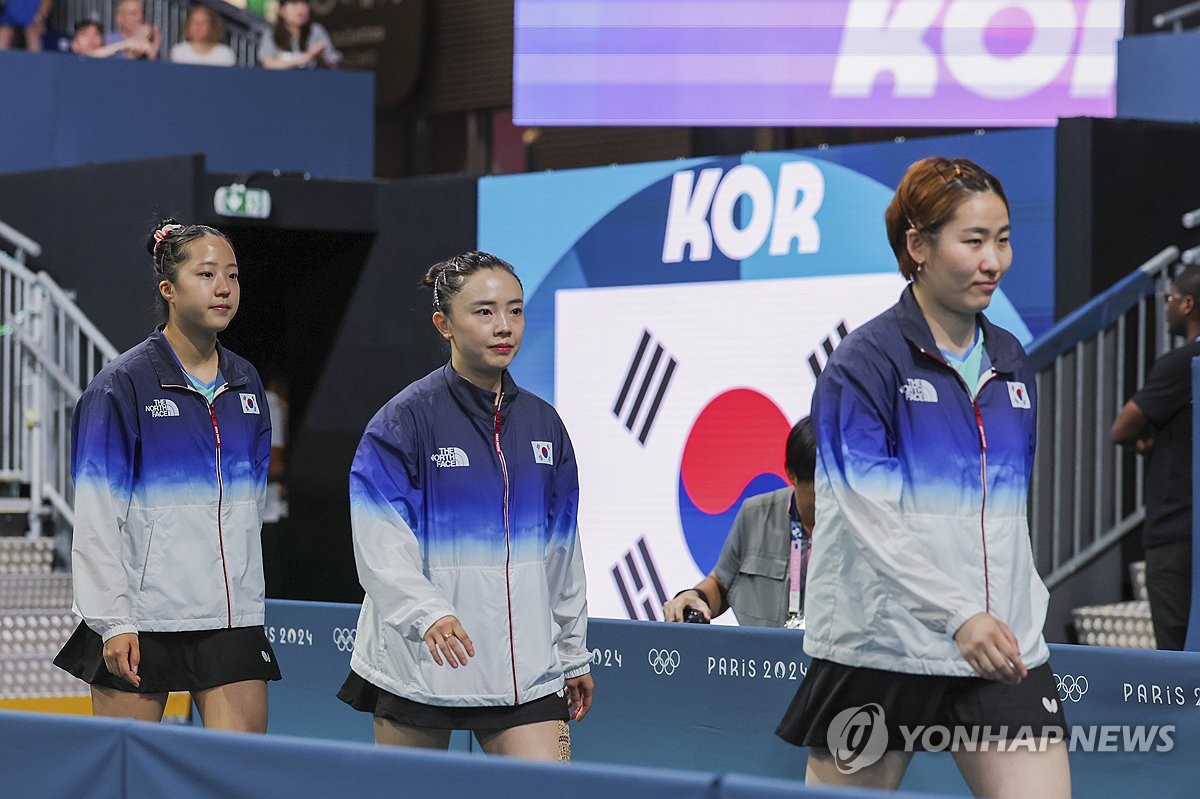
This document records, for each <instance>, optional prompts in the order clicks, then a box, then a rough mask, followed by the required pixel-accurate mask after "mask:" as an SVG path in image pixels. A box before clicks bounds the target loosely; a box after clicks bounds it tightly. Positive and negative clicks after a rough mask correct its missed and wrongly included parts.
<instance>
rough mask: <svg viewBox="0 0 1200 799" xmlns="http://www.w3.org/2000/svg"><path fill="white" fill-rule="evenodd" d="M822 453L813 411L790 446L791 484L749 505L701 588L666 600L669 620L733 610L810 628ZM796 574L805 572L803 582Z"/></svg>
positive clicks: (750, 621)
mask: <svg viewBox="0 0 1200 799" xmlns="http://www.w3.org/2000/svg"><path fill="white" fill-rule="evenodd" d="M816 458H817V454H816V443H815V440H814V438H813V430H812V422H811V421H810V419H809V417H807V416H805V417H804V418H803V419H801V420H800V421H799V422H796V424H795V425H794V426H793V427H792V429H791V432H789V433H788V437H787V442H786V444H785V447H784V472H785V473H786V474H787V478H788V482H789V483H791V485H790V486H788V487H786V488H780V489H778V490H776V491H772V492H770V493H767V494H760V495H758V496H755V497H750V498H749V499H747V500H746V501H745V502H744V503H742V507H741V508H739V509H738V513H737V517H736V518H735V519H734V520H733V527H732V528H731V529H730V531H729V536H728V537H727V538H726V539H725V545H724V546H723V547H721V555H720V557H719V558H717V565H716V566H715V567H714V568H713V570H712V572H711V573H709V575H708V576H707V577H705V578H704V579H703V580H701V581H700V582H699V583H698V584H697V585H696V586H695V587H694V588H688V589H686V590H683V591H680V592H679V593H678V594H676V595H675V598H674V599H672V600H670V601H669V602H667V603H666V604H665V605H663V620H664V621H686V620H688V613H689V611H696V612H698V613H699V614H700V615H701V616H702V617H703V619H704V621H708V620H710V619H712V618H713V617H715V616H720V615H721V614H722V613H724V612H725V609H726V608H729V607H731V608H733V612H734V613H735V614H737V620H738V623H739V624H742V625H747V626H755V627H783V626H785V625H786V626H789V627H801V626H803V619H804V574H805V571H806V569H807V566H808V555H809V549H810V546H811V544H812V537H811V535H812V529H813V522H814V518H815V516H816V504H815V501H816V494H815V491H816V489H815V487H814V485H813V470H814V469H815V467H816ZM790 574H795V575H796V576H797V579H796V580H795V585H793V584H792V580H791V578H790V577H789V575H790ZM696 621H699V619H696Z"/></svg>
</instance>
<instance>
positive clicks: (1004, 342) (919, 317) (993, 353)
mask: <svg viewBox="0 0 1200 799" xmlns="http://www.w3.org/2000/svg"><path fill="white" fill-rule="evenodd" d="M895 309H896V316H897V318H898V319H899V322H900V332H901V333H903V334H904V337H905V338H906V339H908V341H909V343H911V344H912V345H913V346H914V347H916V348H917V349H919V350H920V351H921V352H924V353H927V354H929V355H932V356H934V357H935V358H937V359H938V360H945V359H944V358H942V353H941V350H940V349H938V345H937V344H936V343H935V342H934V340H933V331H932V330H930V329H929V322H927V321H925V314H923V313H922V312H921V306H920V305H918V304H917V298H916V296H915V295H914V294H913V287H912V283H909V284H908V287H907V288H906V289H904V293H903V294H901V295H900V301H899V302H898V303H896V305H895ZM975 320H976V321H977V322H978V323H979V326H980V327H982V328H983V346H984V349H985V350H987V354H988V358H989V359H991V362H992V367H993V368H994V369H995V370H996V371H997V372H1002V373H1005V374H1008V373H1012V372H1015V371H1017V368H1018V367H1019V366H1020V365H1021V356H1022V355H1023V354H1024V350H1021V348H1020V344H1017V343H1016V339H1014V338H1013V337H1012V336H1011V335H1009V336H1004V335H1000V331H1001V330H1002V328H999V327H996V326H995V325H993V324H992V323H991V322H989V321H988V318H987V317H986V316H984V315H983V314H981V313H980V314H975Z"/></svg>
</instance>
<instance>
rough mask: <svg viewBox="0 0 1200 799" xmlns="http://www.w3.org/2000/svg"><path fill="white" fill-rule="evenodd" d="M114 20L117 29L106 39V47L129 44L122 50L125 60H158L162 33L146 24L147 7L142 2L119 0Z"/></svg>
mask: <svg viewBox="0 0 1200 799" xmlns="http://www.w3.org/2000/svg"><path fill="white" fill-rule="evenodd" d="M114 20H115V22H116V25H117V29H116V30H115V31H112V32H110V33H109V34H108V35H107V36H105V37H104V43H105V44H106V45H109V44H117V43H119V42H128V44H127V45H126V47H124V48H123V49H122V50H121V54H122V55H123V56H124V57H125V58H132V59H136V60H146V61H157V60H158V51H159V48H160V47H162V31H161V30H159V28H158V26H157V25H148V24H146V6H145V5H144V4H143V2H142V0H118V2H117V10H116V14H115V15H114Z"/></svg>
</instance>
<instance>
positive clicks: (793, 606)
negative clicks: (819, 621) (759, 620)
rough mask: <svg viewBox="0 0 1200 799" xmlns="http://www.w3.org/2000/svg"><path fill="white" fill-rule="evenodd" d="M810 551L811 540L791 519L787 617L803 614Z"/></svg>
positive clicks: (801, 526)
mask: <svg viewBox="0 0 1200 799" xmlns="http://www.w3.org/2000/svg"><path fill="white" fill-rule="evenodd" d="M811 551H812V539H811V538H809V537H808V536H806V535H805V534H804V527H803V525H801V524H800V522H798V521H797V520H795V519H792V549H791V553H790V554H789V556H788V615H790V616H799V615H800V614H802V613H803V612H804V583H805V582H806V580H807V578H808V555H809V552H811Z"/></svg>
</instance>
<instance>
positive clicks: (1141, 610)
mask: <svg viewBox="0 0 1200 799" xmlns="http://www.w3.org/2000/svg"><path fill="white" fill-rule="evenodd" d="M1129 576H1130V579H1131V581H1132V583H1133V597H1134V598H1133V600H1132V601H1130V602H1114V603H1112V604H1110V605H1089V606H1087V607H1082V608H1075V610H1074V611H1073V612H1072V614H1071V615H1072V616H1073V617H1074V619H1075V632H1076V634H1077V635H1078V636H1079V643H1081V644H1090V645H1093V646H1114V647H1121V648H1129V649H1154V648H1155V644H1154V625H1153V624H1152V623H1151V621H1150V602H1149V601H1148V598H1147V595H1146V562H1145V561H1138V562H1137V563H1131V564H1129Z"/></svg>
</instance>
